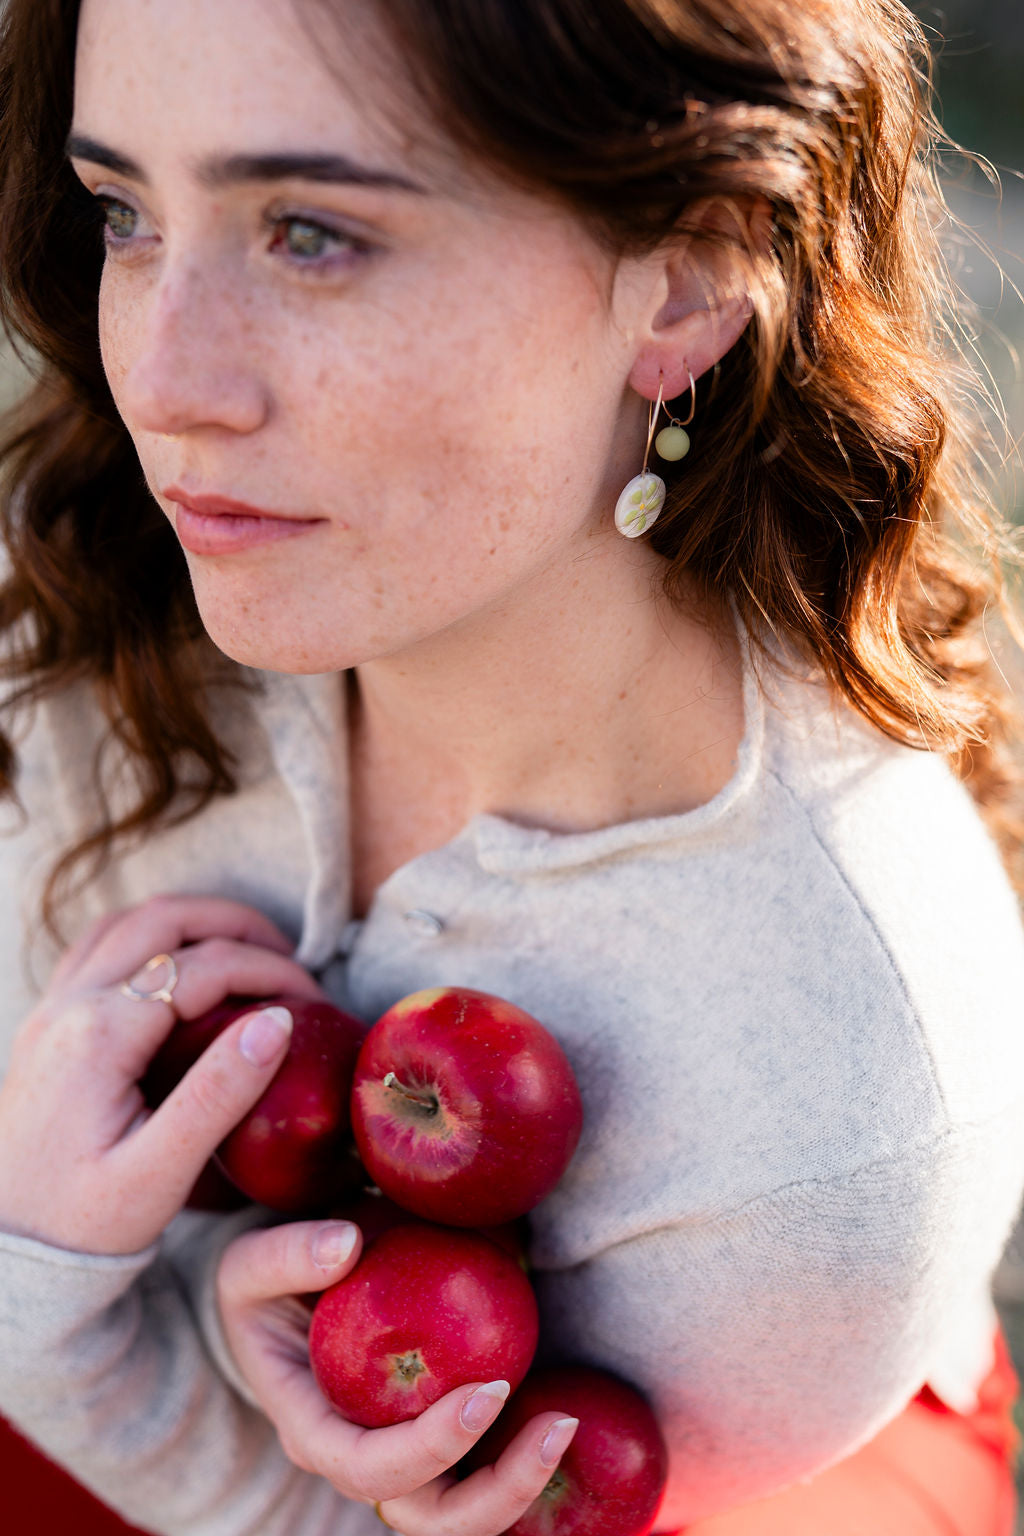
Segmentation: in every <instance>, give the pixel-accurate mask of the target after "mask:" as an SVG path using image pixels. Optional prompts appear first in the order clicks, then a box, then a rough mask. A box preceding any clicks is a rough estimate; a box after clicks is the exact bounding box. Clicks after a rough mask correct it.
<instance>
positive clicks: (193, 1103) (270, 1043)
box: [0, 896, 323, 1254]
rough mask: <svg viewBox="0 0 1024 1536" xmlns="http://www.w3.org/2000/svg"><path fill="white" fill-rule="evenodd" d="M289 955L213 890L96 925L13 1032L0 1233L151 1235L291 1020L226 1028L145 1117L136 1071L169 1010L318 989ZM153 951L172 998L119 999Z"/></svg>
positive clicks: (77, 1243)
mask: <svg viewBox="0 0 1024 1536" xmlns="http://www.w3.org/2000/svg"><path fill="white" fill-rule="evenodd" d="M290 953H291V945H290V944H289V942H288V940H287V939H286V938H285V937H284V935H283V934H282V933H280V932H279V931H278V929H277V928H275V926H274V925H273V923H271V922H270V921H269V920H268V919H267V918H265V917H263V916H262V914H260V913H259V912H256V911H253V910H252V909H251V908H249V907H244V906H241V905H239V904H238V903H237V902H232V901H220V900H216V899H213V898H203V897H185V896H168V897H157V898H154V899H153V900H151V901H147V902H145V903H144V904H143V905H142V906H139V907H134V908H131V909H129V910H128V911H125V912H120V913H117V914H115V915H113V916H111V917H107V918H104V919H102V920H101V921H100V922H99V923H96V924H94V925H93V927H92V928H90V929H89V930H88V931H87V932H86V933H85V934H84V935H83V936H82V938H81V939H79V941H78V942H77V943H76V944H75V945H73V946H72V948H71V949H70V950H68V952H67V953H66V954H65V955H64V956H63V958H62V960H61V961H60V963H59V965H58V966H57V968H56V970H55V972H54V975H53V979H52V981H51V983H50V985H49V987H48V989H47V991H46V993H45V995H44V996H43V998H42V999H41V1001H40V1003H39V1005H38V1006H37V1007H36V1008H35V1009H34V1010H33V1012H32V1013H31V1014H30V1016H29V1018H28V1019H27V1020H26V1021H25V1023H24V1024H23V1025H22V1027H21V1029H20V1030H19V1032H18V1035H17V1037H16V1039H15V1041H14V1045H13V1048H12V1051H11V1059H10V1065H9V1068H8V1072H7V1076H6V1078H5V1080H4V1083H3V1086H2V1088H0V1231H6V1232H14V1233H18V1234H20V1235H23V1236H27V1237H34V1238H38V1239H40V1240H41V1241H43V1242H46V1243H50V1244H52V1245H54V1246H55V1247H60V1248H69V1249H75V1250H79V1251H83V1252H89V1253H100V1254H127V1253H136V1252H138V1251H139V1250H140V1249H142V1248H145V1247H146V1246H147V1245H148V1244H149V1243H151V1242H153V1241H154V1240H155V1238H157V1237H158V1236H159V1234H160V1233H161V1232H162V1231H163V1229H164V1227H165V1226H166V1225H167V1223H168V1222H169V1221H170V1220H171V1219H172V1218H173V1217H174V1216H176V1215H177V1213H178V1211H179V1210H180V1209H181V1207H182V1205H183V1204H184V1202H185V1200H186V1198H187V1196H188V1193H189V1191H190V1189H191V1188H192V1185H193V1184H194V1183H195V1180H196V1178H197V1177H198V1175H199V1173H200V1171H201V1169H202V1167H203V1165H204V1164H205V1162H206V1160H207V1158H208V1157H209V1156H210V1154H211V1152H212V1151H213V1150H214V1148H215V1147H216V1146H217V1145H218V1144H219V1143H220V1142H221V1141H222V1140H223V1139H224V1137H225V1136H226V1135H227V1133H228V1131H230V1130H231V1129H232V1127H233V1126H235V1125H237V1123H238V1121H239V1120H240V1119H241V1118H242V1116H243V1115H244V1114H246V1112H247V1111H248V1110H249V1109H251V1108H252V1106H253V1105H254V1104H255V1103H256V1101H257V1099H258V1098H259V1097H260V1094H261V1093H262V1092H263V1090H264V1089H265V1088H266V1086H267V1084H268V1083H269V1082H270V1080H271V1078H272V1077H273V1076H274V1073H275V1072H276V1071H277V1068H278V1067H279V1066H280V1064H281V1061H282V1059H283V1057H284V1054H285V1051H286V1050H287V1046H288V1036H289V1028H288V1020H287V1017H285V1018H284V1019H278V1020H277V1021H275V1020H274V1019H273V1018H271V1019H270V1020H269V1021H268V1020H267V1017H266V1015H263V1014H260V1015H259V1016H258V1022H255V1023H254V1020H255V1019H256V1018H257V1016H256V1015H255V1014H247V1015H246V1017H245V1018H244V1019H239V1020H238V1021H236V1022H235V1023H234V1024H232V1025H230V1026H229V1027H228V1028H227V1029H226V1030H224V1031H223V1032H222V1033H221V1034H220V1036H219V1037H218V1038H217V1039H216V1040H215V1041H214V1042H213V1044H212V1045H210V1047H209V1048H208V1049H207V1050H206V1052H205V1053H204V1054H203V1055H202V1056H201V1057H200V1059H199V1061H197V1062H196V1064H195V1065H194V1066H193V1067H192V1068H191V1070H190V1071H189V1072H188V1073H187V1074H186V1075H185V1077H184V1078H183V1079H182V1080H181V1082H180V1083H179V1084H178V1086H177V1087H176V1088H175V1089H174V1091H173V1092H172V1093H171V1094H170V1095H169V1096H168V1098H167V1099H166V1100H165V1101H164V1103H163V1104H161V1105H160V1107H159V1108H158V1109H156V1110H154V1111H152V1112H150V1111H148V1110H147V1109H146V1107H145V1104H144V1102H143V1098H142V1094H141V1092H140V1090H139V1087H138V1082H139V1079H140V1078H141V1077H142V1075H143V1073H144V1072H145V1069H146V1067H147V1066H148V1064H149V1061H150V1059H151V1057H152V1056H153V1054H154V1052H155V1051H156V1049H157V1047H158V1046H159V1045H160V1044H161V1042H162V1041H163V1040H164V1038H165V1037H166V1036H167V1035H168V1034H169V1033H170V1031H171V1029H172V1028H173V1026H174V1023H175V1020H176V1019H177V1018H183V1019H192V1018H197V1017H198V1016H199V1015H200V1014H201V1013H205V1011H206V1010H207V1009H208V1008H212V1007H213V1006H214V1005H215V1004H216V1003H219V1002H220V1001H221V1000H222V999H223V998H225V997H226V996H228V995H229V994H231V993H240V994H243V995H248V996H256V997H269V996H272V995H273V994H275V993H277V994H280V993H292V994H297V995H300V996H303V997H310V998H320V997H322V996H323V993H322V991H321V989H320V988H319V987H318V986H317V985H316V983H315V982H314V981H313V979H312V978H311V977H310V976H309V975H308V973H307V972H306V971H305V970H303V968H302V967H301V966H300V965H298V964H297V963H296V962H295V961H294V960H292V959H291V958H290ZM159 954H169V955H171V956H172V958H173V960H174V962H175V965H176V967H177V973H178V974H177V982H176V984H175V986H174V995H173V1001H172V1003H168V1002H165V1001H159V1000H156V999H153V998H147V999H145V1000H142V1001H139V1000H137V999H133V998H130V997H126V996H125V995H124V994H123V993H122V992H121V990H120V985H121V983H122V982H124V981H126V980H129V979H132V978H134V979H135V983H136V986H137V987H138V988H139V989H140V990H143V991H147V992H152V991H153V990H154V989H155V988H158V987H159V986H160V981H161V977H160V975H159V973H154V974H147V975H145V976H140V975H139V972H140V971H141V970H142V968H143V967H144V966H145V964H146V962H147V961H148V960H150V959H151V958H152V957H153V956H154V955H159ZM275 1022H276V1028H275ZM282 1026H283V1027H282Z"/></svg>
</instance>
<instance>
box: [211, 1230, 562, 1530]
mask: <svg viewBox="0 0 1024 1536" xmlns="http://www.w3.org/2000/svg"><path fill="white" fill-rule="evenodd" d="M359 1247H360V1243H359V1233H358V1229H357V1228H355V1227H353V1226H352V1225H351V1224H350V1223H348V1222H335V1221H330V1222H316V1221H299V1222H292V1223H289V1224H288V1225H285V1226H279V1227H272V1228H270V1230H268V1231H253V1232H246V1233H243V1235H242V1236H241V1237H237V1238H236V1239H235V1240H234V1242H233V1243H231V1244H229V1246H228V1247H227V1248H226V1249H225V1250H224V1254H223V1256H222V1258H221V1263H220V1269H219V1272H218V1280H217V1291H218V1300H219V1304H220V1312H221V1318H222V1320H223V1324H224V1330H225V1334H226V1336H227V1340H228V1344H229V1345H230V1348H231V1351H232V1354H233V1356H234V1358H235V1361H236V1363H237V1365H238V1367H239V1369H240V1370H241V1372H242V1375H243V1376H244V1378H245V1380H246V1381H247V1382H248V1384H249V1387H250V1390H251V1391H252V1393H253V1396H254V1397H255V1398H256V1399H257V1401H258V1402H259V1404H260V1406H261V1407H262V1408H263V1410H264V1412H265V1413H266V1414H267V1415H268V1417H269V1418H270V1419H271V1420H272V1422H273V1423H274V1425H275V1427H276V1428H277V1431H278V1434H279V1436H280V1439H281V1444H282V1446H283V1447H284V1451H285V1454H286V1455H287V1456H288V1458H289V1460H291V1461H293V1462H294V1463H295V1465H296V1466H297V1467H300V1468H301V1469H302V1470H303V1471H305V1472H312V1473H315V1474H316V1475H317V1476H318V1477H325V1478H327V1479H328V1481H329V1482H331V1483H332V1484H333V1485H334V1487H335V1488H336V1489H337V1490H338V1492H339V1493H341V1494H343V1495H344V1496H345V1497H346V1498H349V1499H355V1500H357V1501H358V1502H359V1503H363V1504H375V1505H377V1506H378V1513H379V1514H380V1516H381V1519H382V1520H384V1521H385V1522H386V1523H387V1524H388V1525H390V1526H391V1527H392V1528H393V1529H395V1530H397V1531H401V1532H402V1536H439V1533H441V1532H443V1533H445V1536H499V1533H500V1532H502V1531H507V1530H508V1528H509V1526H510V1525H512V1524H514V1523H515V1521H516V1520H518V1519H519V1517H520V1515H521V1514H523V1512H524V1511H525V1510H526V1509H527V1508H528V1507H529V1505H530V1504H532V1503H533V1501H534V1499H535V1498H536V1497H537V1495H538V1494H539V1493H540V1492H541V1490H542V1488H543V1487H544V1485H545V1483H546V1482H547V1481H548V1479H549V1478H550V1476H551V1473H552V1470H553V1469H554V1467H555V1466H556V1465H557V1463H558V1460H559V1458H560V1457H561V1455H562V1453H563V1452H564V1450H565V1448H566V1446H567V1445H568V1444H569V1441H570V1440H571V1439H572V1436H573V1434H574V1433H575V1430H576V1424H577V1421H576V1420H575V1419H567V1418H566V1417H565V1416H564V1415H560V1414H559V1413H557V1412H553V1413H543V1414H539V1415H538V1416H537V1417H536V1418H535V1419H531V1421H530V1423H529V1424H527V1426H526V1427H525V1429H523V1430H522V1431H521V1432H520V1433H519V1434H518V1435H517V1436H516V1438H515V1439H514V1440H513V1441H512V1443H511V1444H510V1445H509V1446H508V1448H507V1450H506V1451H505V1452H504V1453H503V1455H502V1456H501V1457H500V1458H499V1460H498V1461H497V1462H496V1463H495V1464H494V1466H492V1467H483V1468H481V1469H480V1470H479V1471H478V1472H474V1473H473V1474H472V1476H471V1477H468V1478H466V1479H465V1481H464V1482H457V1481H456V1480H455V1478H454V1476H452V1475H451V1468H452V1467H453V1466H454V1464H455V1463H456V1462H457V1461H458V1460H459V1459H460V1457H462V1456H464V1455H465V1454H466V1452H467V1451H468V1450H469V1448H470V1447H471V1446H472V1445H473V1444H474V1443H475V1442H476V1441H477V1440H478V1439H479V1437H480V1435H481V1434H482V1433H483V1432H484V1430H485V1429H486V1428H487V1427H488V1425H489V1424H492V1423H493V1422H494V1420H495V1419H496V1418H497V1416H498V1414H499V1412H500V1411H501V1408H502V1405H503V1403H504V1401H505V1395H506V1394H505V1393H504V1392H502V1391H501V1390H500V1388H499V1384H497V1383H493V1384H492V1383H486V1382H476V1383H467V1384H466V1386H464V1387H459V1388H457V1389H456V1390H455V1391H454V1392H449V1393H448V1395H447V1396H446V1397H442V1398H441V1399H440V1400H439V1401H438V1402H436V1403H434V1404H433V1405H432V1406H431V1407H430V1408H428V1409H426V1411H425V1412H423V1413H421V1414H420V1415H419V1417H418V1418H415V1419H409V1420H407V1421H406V1422H405V1423H404V1424H395V1425H393V1426H392V1427H391V1428H388V1429H362V1428H360V1426H359V1425H357V1424H351V1423H349V1422H348V1420H347V1419H343V1418H342V1417H341V1416H340V1415H339V1414H338V1413H336V1412H335V1410H334V1409H333V1408H332V1407H331V1405H330V1403H328V1401H327V1399H326V1398H325V1397H324V1395H323V1393H322V1392H321V1391H320V1389H319V1387H318V1386H317V1384H316V1381H315V1379H314V1376H313V1373H312V1371H311V1369H310V1364H309V1347H308V1333H309V1321H310V1311H309V1308H308V1307H307V1306H306V1305H305V1303H304V1302H302V1301H301V1300H299V1297H301V1296H303V1295H308V1294H309V1293H310V1292H314V1291H322V1290H325V1289H326V1288H327V1286H329V1285H333V1284H334V1282H335V1281H336V1280H340V1279H341V1278H342V1276H343V1275H346V1274H348V1272H349V1270H350V1269H352V1268H353V1266H354V1264H355V1262H356V1260H357V1258H358V1252H359ZM500 1385H501V1386H504V1383H502V1384H500Z"/></svg>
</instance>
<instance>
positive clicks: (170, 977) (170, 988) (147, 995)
mask: <svg viewBox="0 0 1024 1536" xmlns="http://www.w3.org/2000/svg"><path fill="white" fill-rule="evenodd" d="M161 966H166V967H167V980H166V981H165V982H164V984H163V986H162V987H157V988H156V989H155V990H154V991H153V992H143V991H142V990H141V988H139V987H137V986H135V984H134V979H133V980H132V981H122V983H121V986H120V988H119V990H120V992H121V993H122V994H123V995H124V996H125V997H130V998H131V1000H132V1002H133V1003H169V1002H170V1001H171V998H172V997H173V996H174V989H175V987H176V986H177V985H178V967H177V964H176V962H175V959H174V956H173V955H154V956H153V958H152V960H147V961H146V963H145V965H144V966H143V967H142V970H141V971H137V972H136V976H138V977H140V978H141V977H143V976H145V975H146V974H147V972H149V971H156V970H159V969H160V967H161Z"/></svg>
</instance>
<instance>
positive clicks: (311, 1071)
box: [142, 997, 366, 1212]
mask: <svg viewBox="0 0 1024 1536" xmlns="http://www.w3.org/2000/svg"><path fill="white" fill-rule="evenodd" d="M274 1004H276V1005H279V1006H281V1007H284V1008H287V1009H288V1011H289V1013H290V1014H291V1016H292V1019H293V1021H294V1023H293V1029H292V1038H291V1042H290V1044H289V1047H288V1054H287V1055H286V1057H285V1059H284V1061H283V1062H282V1063H281V1065H280V1067H279V1068H278V1070H277V1072H276V1074H275V1075H274V1078H273V1080H272V1081H271V1083H270V1085H269V1086H268V1088H267V1089H266V1090H265V1092H264V1093H263V1096H262V1097H261V1098H260V1100H259V1102H258V1103H257V1104H256V1105H255V1106H254V1107H253V1108H252V1109H251V1110H250V1111H249V1113H248V1114H247V1115H245V1116H244V1117H243V1119H242V1120H240V1121H239V1123H238V1125H237V1126H236V1127H235V1129H234V1130H233V1131H232V1132H231V1133H230V1135H228V1136H227V1137H226V1138H225V1139H224V1141H222V1142H221V1144H220V1146H219V1147H218V1148H217V1156H216V1166H217V1167H219V1168H220V1170H221V1171H222V1172H223V1173H225V1174H226V1175H227V1176H228V1178H229V1179H230V1180H231V1182H232V1183H233V1184H235V1185H237V1187H238V1188H239V1189H240V1190H242V1191H243V1193H244V1194H246V1195H248V1197H249V1199H250V1200H256V1201H258V1202H259V1203H260V1204H262V1205H269V1206H270V1207H271V1208H272V1209H273V1210H277V1211H286V1212H297V1211H305V1210H309V1209H311V1208H312V1207H316V1206H319V1207H321V1208H322V1207H323V1206H325V1205H327V1204H330V1203H331V1202H332V1201H336V1200H340V1199H343V1198H344V1197H345V1196H346V1195H349V1194H351V1193H353V1192H354V1191H355V1190H356V1189H358V1187H359V1185H360V1184H362V1183H365V1174H364V1173H363V1170H362V1169H361V1167H360V1165H359V1162H358V1159H357V1158H356V1156H355V1153H354V1149H353V1146H352V1133H351V1122H350V1120H349V1100H350V1093H351V1086H352V1073H353V1069H354V1067H355V1062H356V1057H357V1054H358V1051H359V1046H360V1044H361V1042H362V1039H363V1037H364V1035H365V1033H366V1026H365V1024H363V1023H362V1022H361V1021H360V1020H359V1019H355V1018H353V1017H352V1016H351V1014H347V1013H343V1012H342V1010H341V1009H340V1008H335V1007H334V1006H333V1005H332V1004H331V1003H327V1002H321V1001H316V1000H313V999H310V998H304V997H275V998H266V999H255V998H239V997H232V998H227V999H226V1000H225V1001H224V1002H223V1003H220V1004H218V1006H217V1007H216V1008H211V1009H210V1010H209V1012H208V1013H205V1014H203V1015H201V1016H200V1017H199V1018H198V1019H187V1020H182V1021H181V1022H180V1023H179V1024H178V1025H177V1026H176V1027H175V1029H174V1030H173V1031H172V1033H171V1034H170V1036H169V1037H168V1039H167V1040H166V1041H165V1042H164V1044H163V1045H162V1046H161V1048H160V1050H159V1051H158V1052H157V1053H156V1055H155V1056H154V1058H153V1060H152V1061H151V1062H150V1065H149V1069H148V1070H147V1072H146V1075H145V1077H144V1079H143V1081H142V1090H143V1093H144V1095H145V1096H146V1099H147V1102H149V1103H153V1104H156V1103H160V1102H161V1100H162V1099H164V1098H166V1096H167V1094H168V1093H169V1092H170V1090H171V1088H173V1087H174V1085H175V1083H177V1082H178V1081H179V1080H180V1078H181V1077H183V1076H184V1074H185V1072H186V1071H187V1070H188V1068H189V1067H190V1066H191V1065H192V1063H193V1062H194V1061H196V1060H197V1059H198V1058H199V1056H201V1055H202V1053H203V1051H204V1050H205V1049H206V1047H207V1046H208V1045H209V1044H210V1042H211V1041H212V1040H213V1039H214V1038H215V1037H216V1036H217V1035H219V1034H220V1032H221V1031H222V1030H224V1029H226V1028H227V1027H228V1025H229V1024H231V1023H233V1022H234V1020H235V1019H237V1018H240V1017H241V1015H242V1014H243V1013H248V1012H251V1011H252V1010H253V1009H255V1008H258V1007H261V1006H271V1005H274Z"/></svg>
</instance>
